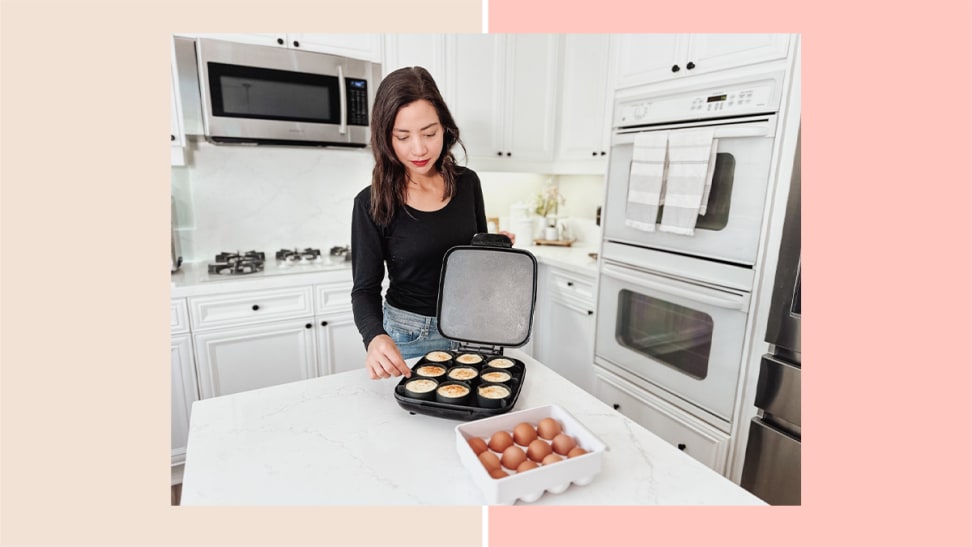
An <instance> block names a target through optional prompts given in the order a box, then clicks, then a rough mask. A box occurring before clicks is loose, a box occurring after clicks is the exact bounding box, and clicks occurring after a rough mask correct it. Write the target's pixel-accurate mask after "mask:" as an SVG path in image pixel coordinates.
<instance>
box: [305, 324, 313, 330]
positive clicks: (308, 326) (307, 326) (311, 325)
mask: <svg viewBox="0 0 972 547" xmlns="http://www.w3.org/2000/svg"><path fill="white" fill-rule="evenodd" d="M313 326H314V325H313V324H311V323H307V324H306V325H304V328H305V329H309V328H311V327H313Z"/></svg>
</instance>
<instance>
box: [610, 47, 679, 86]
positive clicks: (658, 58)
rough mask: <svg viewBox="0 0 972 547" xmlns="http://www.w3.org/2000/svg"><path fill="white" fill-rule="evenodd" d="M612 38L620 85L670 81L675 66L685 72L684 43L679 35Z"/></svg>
mask: <svg viewBox="0 0 972 547" xmlns="http://www.w3.org/2000/svg"><path fill="white" fill-rule="evenodd" d="M612 39H613V40H614V49H615V54H614V57H615V59H616V62H617V78H618V82H617V86H618V87H619V88H621V87H629V86H632V85H638V84H644V83H649V82H657V81H662V80H667V79H669V78H671V77H672V75H673V72H672V66H675V65H678V66H679V72H675V73H674V74H679V73H682V72H684V71H685V67H684V66H683V65H684V63H683V62H682V61H681V58H682V57H683V56H684V43H683V40H682V39H681V35H679V34H620V35H615V36H613V37H612Z"/></svg>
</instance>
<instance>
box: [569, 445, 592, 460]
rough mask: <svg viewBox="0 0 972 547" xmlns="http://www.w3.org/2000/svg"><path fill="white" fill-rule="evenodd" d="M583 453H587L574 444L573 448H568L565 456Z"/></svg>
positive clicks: (574, 456)
mask: <svg viewBox="0 0 972 547" xmlns="http://www.w3.org/2000/svg"><path fill="white" fill-rule="evenodd" d="M584 454H587V451H586V450H584V449H583V448H581V447H579V446H575V447H574V448H571V449H570V452H568V453H567V457H568V458H576V457H577V456H583V455H584Z"/></svg>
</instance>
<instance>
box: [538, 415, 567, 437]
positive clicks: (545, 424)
mask: <svg viewBox="0 0 972 547" xmlns="http://www.w3.org/2000/svg"><path fill="white" fill-rule="evenodd" d="M561 431H563V428H561V427H560V422H558V421H557V420H554V419H553V418H544V419H542V420H540V423H538V424H537V433H538V434H539V435H540V438H541V439H547V440H548V441H549V440H550V439H553V438H554V437H556V436H557V434H559V433H560V432H561Z"/></svg>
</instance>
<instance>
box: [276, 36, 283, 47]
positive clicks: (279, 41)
mask: <svg viewBox="0 0 972 547" xmlns="http://www.w3.org/2000/svg"><path fill="white" fill-rule="evenodd" d="M277 44H279V45H281V46H282V45H283V44H284V41H283V38H277Z"/></svg>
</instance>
